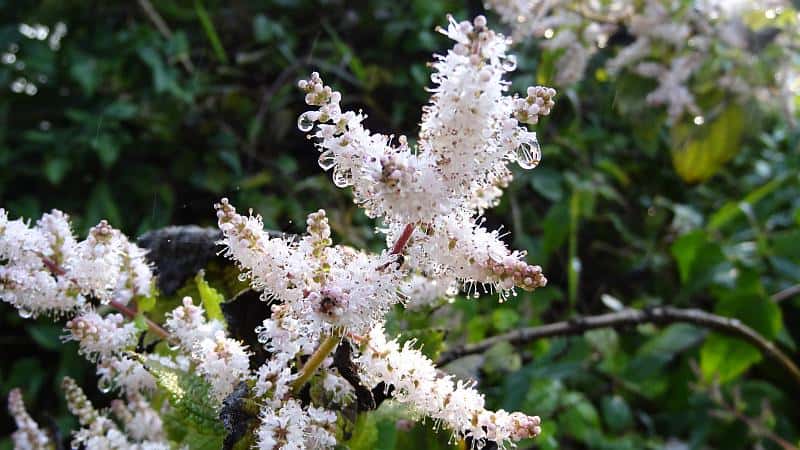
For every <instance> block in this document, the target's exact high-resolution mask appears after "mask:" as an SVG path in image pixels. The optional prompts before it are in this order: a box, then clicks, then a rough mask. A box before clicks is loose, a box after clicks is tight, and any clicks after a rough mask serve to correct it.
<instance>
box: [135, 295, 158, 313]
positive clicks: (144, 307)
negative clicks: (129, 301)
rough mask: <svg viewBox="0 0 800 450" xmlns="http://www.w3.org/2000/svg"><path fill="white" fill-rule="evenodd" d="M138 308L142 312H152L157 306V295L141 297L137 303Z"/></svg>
mask: <svg viewBox="0 0 800 450" xmlns="http://www.w3.org/2000/svg"><path fill="white" fill-rule="evenodd" d="M136 306H138V307H139V311H141V312H148V311H152V310H153V308H155V306H156V293H153V294H152V295H148V296H147V297H139V298H138V299H137V301H136Z"/></svg>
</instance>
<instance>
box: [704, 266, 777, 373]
mask: <svg viewBox="0 0 800 450" xmlns="http://www.w3.org/2000/svg"><path fill="white" fill-rule="evenodd" d="M717 296H718V297H719V301H718V302H717V306H716V308H715V309H714V312H715V313H716V314H719V315H721V316H726V317H734V318H737V319H739V320H740V321H742V323H744V324H745V325H747V326H749V327H751V328H753V329H754V330H755V331H757V332H758V333H760V334H761V335H762V336H764V337H765V338H767V339H774V338H775V337H777V335H778V333H779V332H780V330H781V328H782V327H783V319H782V314H781V310H780V308H779V307H778V305H776V304H775V302H773V301H772V300H770V299H769V297H768V296H767V295H766V293H765V292H764V288H763V286H762V285H761V280H760V278H759V274H758V273H757V272H755V271H744V272H742V273H740V275H739V277H738V279H737V283H736V286H735V288H734V289H730V290H721V291H718V292H717ZM760 360H761V353H760V352H759V351H758V350H757V349H756V348H755V347H753V346H751V345H750V344H748V343H746V342H745V341H743V340H741V339H736V338H732V337H728V336H722V335H718V334H713V335H711V336H710V337H709V338H708V340H706V342H705V343H704V344H703V347H702V348H701V349H700V369H701V372H702V374H703V378H705V379H706V380H709V381H710V380H712V379H715V378H718V379H719V381H720V382H722V383H725V382H728V381H731V380H733V379H734V378H736V377H738V376H739V375H741V374H742V373H744V371H746V370H747V369H748V368H749V367H750V366H751V365H753V364H755V363H757V362H759V361H760Z"/></svg>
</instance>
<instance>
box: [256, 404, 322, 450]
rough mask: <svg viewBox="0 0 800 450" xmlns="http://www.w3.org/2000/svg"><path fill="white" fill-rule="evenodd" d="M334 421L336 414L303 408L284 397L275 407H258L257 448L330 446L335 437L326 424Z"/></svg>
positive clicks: (316, 447) (270, 449)
mask: <svg viewBox="0 0 800 450" xmlns="http://www.w3.org/2000/svg"><path fill="white" fill-rule="evenodd" d="M335 421H336V414H334V413H332V412H330V411H326V410H323V409H321V408H315V407H309V408H308V409H307V410H304V409H303V407H302V406H300V403H299V402H298V401H297V400H288V401H287V402H286V403H284V405H283V406H282V407H281V408H280V409H277V410H273V409H271V408H265V409H262V410H261V425H260V426H259V428H258V430H257V436H258V449H259V450H273V449H275V450H277V449H286V450H289V449H306V448H307V449H323V448H331V447H333V446H334V445H336V439H335V438H334V436H333V435H332V434H331V432H330V431H329V430H328V429H327V427H329V426H330V425H331V424H333V423H334V422H335Z"/></svg>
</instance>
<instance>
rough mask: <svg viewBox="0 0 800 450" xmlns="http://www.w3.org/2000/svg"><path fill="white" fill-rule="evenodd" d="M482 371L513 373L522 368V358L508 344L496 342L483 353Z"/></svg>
mask: <svg viewBox="0 0 800 450" xmlns="http://www.w3.org/2000/svg"><path fill="white" fill-rule="evenodd" d="M484 357H485V358H486V360H485V362H484V365H483V369H484V370H485V371H486V372H487V373H498V372H499V373H503V372H514V371H517V370H519V368H520V366H522V358H521V357H520V355H519V353H517V351H516V349H515V348H514V346H513V345H511V344H510V343H509V342H506V341H504V342H498V343H497V344H495V345H493V346H492V347H491V348H490V349H489V350H487V351H486V352H485V353H484Z"/></svg>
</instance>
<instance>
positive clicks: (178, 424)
mask: <svg viewBox="0 0 800 450" xmlns="http://www.w3.org/2000/svg"><path fill="white" fill-rule="evenodd" d="M142 359H143V358H142ZM142 363H143V364H144V365H145V367H146V368H147V370H148V371H149V372H150V373H151V374H152V375H153V376H154V377H155V379H156V383H157V384H158V386H159V387H160V388H161V389H163V390H164V391H165V392H166V394H167V395H168V396H169V400H170V405H172V410H171V411H170V413H169V414H167V415H166V417H165V421H164V422H165V428H167V433H168V435H169V437H170V439H173V440H176V441H182V444H184V445H186V446H188V447H189V448H191V449H203V450H205V449H208V450H211V449H214V450H218V449H220V448H222V441H223V439H224V436H225V430H224V429H223V428H222V426H221V424H220V422H219V418H218V417H217V408H216V405H215V404H214V403H213V401H212V400H211V397H210V396H209V390H210V386H209V384H208V383H207V382H206V381H205V380H204V379H202V378H201V377H200V376H198V375H195V374H189V373H185V372H181V371H179V370H175V369H171V368H168V367H164V366H161V365H160V364H158V363H157V362H153V361H148V360H143V361H142Z"/></svg>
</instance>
